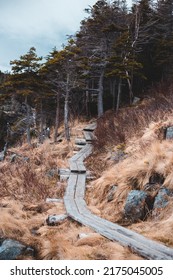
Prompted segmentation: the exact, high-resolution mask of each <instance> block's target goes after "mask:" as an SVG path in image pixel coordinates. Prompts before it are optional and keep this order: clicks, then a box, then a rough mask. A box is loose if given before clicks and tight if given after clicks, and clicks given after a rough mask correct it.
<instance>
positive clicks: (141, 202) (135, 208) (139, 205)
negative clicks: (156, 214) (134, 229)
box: [124, 190, 148, 222]
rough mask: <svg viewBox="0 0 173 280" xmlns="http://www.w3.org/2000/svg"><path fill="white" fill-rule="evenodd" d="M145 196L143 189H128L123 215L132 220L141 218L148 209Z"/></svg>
mask: <svg viewBox="0 0 173 280" xmlns="http://www.w3.org/2000/svg"><path fill="white" fill-rule="evenodd" d="M147 197H148V195H147V193H146V192H144V191H139V190H132V191H130V192H129V194H128V196H127V200H126V203H125V207H124V212H125V217H126V218H128V219H129V220H131V221H132V222H136V221H138V220H143V219H144V218H145V216H146V214H147V211H148V207H147V203H146V200H147Z"/></svg>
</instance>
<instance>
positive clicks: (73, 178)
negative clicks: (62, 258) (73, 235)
mask: <svg viewBox="0 0 173 280" xmlns="http://www.w3.org/2000/svg"><path fill="white" fill-rule="evenodd" d="M95 128H96V124H92V125H89V126H87V127H85V129H84V135H86V132H89V134H90V135H91V134H93V131H94V129H95ZM89 134H88V135H89ZM91 138H92V139H94V136H91V137H90V140H87V139H86V141H87V142H91V141H92V139H91ZM91 152H92V145H91V144H89V143H87V144H86V145H85V146H83V148H82V149H81V150H80V151H79V152H78V153H77V154H76V155H74V156H73V157H72V158H71V159H70V160H69V165H70V170H71V173H70V176H69V179H68V184H67V189H66V194H65V197H64V204H65V207H66V211H67V215H68V216H70V217H71V218H72V219H74V220H76V221H78V222H79V223H81V224H83V225H85V226H88V227H90V228H92V229H93V230H95V231H96V232H98V233H100V234H101V235H103V236H104V237H106V238H108V239H110V240H112V241H117V242H119V243H120V244H121V245H123V246H126V247H128V248H130V249H131V250H132V251H133V252H135V253H137V254H138V255H140V256H142V257H144V258H145V259H151V260H172V259H173V248H169V247H167V246H165V245H162V244H161V243H158V242H156V241H152V240H150V239H148V238H146V237H144V236H143V235H141V234H138V233H136V232H134V231H132V230H129V229H126V228H124V227H122V226H119V225H118V224H115V223H112V222H110V221H107V220H105V219H102V218H100V217H98V216H96V215H94V214H93V213H91V211H90V210H89V209H88V208H87V205H86V203H85V199H84V197H85V187H86V168H85V166H84V163H83V160H84V159H85V158H86V157H87V156H88V155H89V154H91Z"/></svg>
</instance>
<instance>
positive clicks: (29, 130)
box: [25, 96, 31, 145]
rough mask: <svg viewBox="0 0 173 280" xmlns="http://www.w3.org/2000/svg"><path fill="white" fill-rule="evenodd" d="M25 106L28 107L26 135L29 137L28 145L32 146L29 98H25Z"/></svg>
mask: <svg viewBox="0 0 173 280" xmlns="http://www.w3.org/2000/svg"><path fill="white" fill-rule="evenodd" d="M25 105H26V114H27V115H26V122H27V124H26V135H27V143H28V144H29V145H31V129H30V128H31V124H30V106H29V104H28V98H27V96H26V97H25Z"/></svg>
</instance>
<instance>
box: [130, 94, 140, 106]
mask: <svg viewBox="0 0 173 280" xmlns="http://www.w3.org/2000/svg"><path fill="white" fill-rule="evenodd" d="M140 100H141V99H140V98H139V97H137V96H134V98H133V103H132V104H133V105H136V104H138V103H139V102H140Z"/></svg>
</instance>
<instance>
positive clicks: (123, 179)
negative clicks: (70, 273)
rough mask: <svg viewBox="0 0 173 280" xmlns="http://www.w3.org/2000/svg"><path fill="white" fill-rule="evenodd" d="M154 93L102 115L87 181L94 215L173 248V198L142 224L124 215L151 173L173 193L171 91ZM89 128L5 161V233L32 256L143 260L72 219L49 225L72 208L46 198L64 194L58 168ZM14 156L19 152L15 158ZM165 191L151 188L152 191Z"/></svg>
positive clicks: (76, 128) (78, 127) (0, 225)
mask: <svg viewBox="0 0 173 280" xmlns="http://www.w3.org/2000/svg"><path fill="white" fill-rule="evenodd" d="M170 90H171V89H170ZM155 93H156V91H155V92H154V93H153V94H152V97H150V98H146V99H144V100H143V101H141V102H140V103H139V104H137V105H134V106H132V107H129V108H122V109H121V110H120V112H119V114H118V115H117V114H115V113H113V112H111V111H109V112H107V113H106V114H105V115H104V116H103V117H102V118H100V119H99V120H98V127H97V129H96V131H95V134H96V136H97V140H96V141H95V143H94V151H93V154H92V155H91V156H90V157H89V158H88V159H87V160H86V164H87V168H88V170H90V171H92V173H93V175H94V176H95V180H93V181H87V192H86V201H87V204H88V207H89V208H90V209H91V211H92V212H94V213H95V214H97V215H99V216H102V217H104V218H106V219H108V220H111V221H113V222H118V223H120V224H122V225H124V226H127V227H129V228H131V229H133V230H135V231H137V232H139V233H142V234H144V235H145V236H147V237H149V238H151V239H155V240H158V241H161V242H163V243H164V244H166V245H169V246H173V238H172V235H171V232H172V229H173V215H172V212H173V211H172V210H173V206H172V205H173V204H172V197H170V199H169V203H168V205H167V206H166V207H165V208H163V209H161V210H160V212H157V213H156V214H154V213H153V212H152V211H149V212H148V215H147V216H146V217H145V219H143V220H142V221H138V222H135V223H134V222H132V221H129V220H127V219H125V217H124V212H123V209H124V204H125V201H126V198H127V195H128V193H129V191H130V190H144V187H145V186H146V184H147V183H148V182H149V181H150V179H151V178H152V176H156V177H158V178H161V179H162V181H163V184H162V187H163V186H166V188H168V189H170V190H171V191H172V190H173V179H172V178H173V171H172V170H173V146H172V144H173V142H172V141H173V140H165V139H164V135H165V128H166V127H168V126H171V125H173V115H172V105H171V104H172V96H171V94H167V95H166V97H165V96H163V95H162V90H161V89H160V92H159V91H158V92H157V96H156V94H155ZM170 93H171V91H170ZM85 125H86V122H85V121H76V122H75V123H74V125H73V128H72V129H71V133H72V141H71V142H70V144H68V143H66V142H65V141H64V140H63V141H62V142H61V143H57V144H52V140H51V139H48V140H46V141H45V142H44V144H42V145H37V144H36V143H35V144H34V145H33V146H32V147H30V146H28V145H26V144H22V145H21V146H16V147H13V148H11V149H10V150H9V151H8V154H7V157H6V159H5V161H4V162H1V163H0V174H1V180H0V189H1V200H0V211H1V219H0V238H13V239H15V240H19V241H21V242H23V243H25V244H27V245H28V246H31V247H33V248H34V249H35V254H34V256H33V257H30V256H28V258H32V259H141V258H140V257H139V256H137V255H135V254H133V253H132V252H130V250H129V249H127V248H123V247H122V246H121V245H119V244H118V243H116V242H115V243H113V242H111V241H109V240H107V239H105V238H103V237H102V236H100V235H99V234H97V233H94V232H93V231H92V230H90V229H89V228H86V227H84V226H82V225H81V224H78V223H77V222H74V221H72V220H71V219H67V220H65V221H64V222H62V223H60V224H59V225H56V226H53V227H51V226H48V225H47V223H46V219H47V217H48V216H49V215H53V214H63V213H65V208H64V204H63V201H60V202H56V203H48V202H46V198H53V197H56V198H60V199H62V198H63V195H64V192H65V189H66V182H62V181H60V178H59V176H58V174H57V168H67V167H68V158H69V157H71V156H72V155H73V150H74V140H75V138H76V137H82V129H83V127H85ZM14 153H16V155H18V156H17V157H16V158H15V161H14V162H13V161H12V158H11V155H12V154H14ZM26 158H27V160H25V159H26ZM113 187H115V188H116V191H115V192H112V190H113ZM159 188H160V185H159V186H158V188H156V189H155V188H154V189H151V190H150V191H151V196H154V195H155V193H156V192H157V191H158V189H159ZM110 196H111V198H110ZM81 236H82V237H81ZM20 258H25V259H26V258H27V257H26V256H25V257H23V256H21V257H20Z"/></svg>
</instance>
